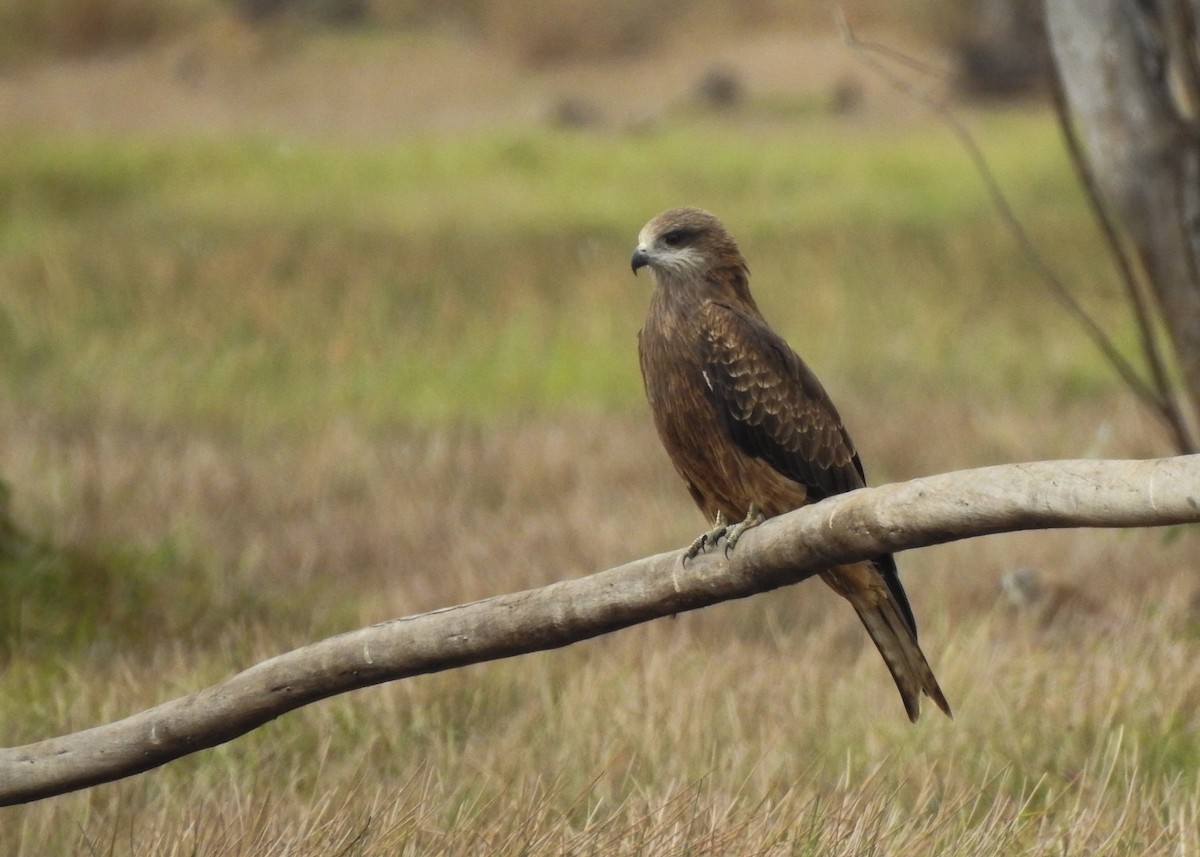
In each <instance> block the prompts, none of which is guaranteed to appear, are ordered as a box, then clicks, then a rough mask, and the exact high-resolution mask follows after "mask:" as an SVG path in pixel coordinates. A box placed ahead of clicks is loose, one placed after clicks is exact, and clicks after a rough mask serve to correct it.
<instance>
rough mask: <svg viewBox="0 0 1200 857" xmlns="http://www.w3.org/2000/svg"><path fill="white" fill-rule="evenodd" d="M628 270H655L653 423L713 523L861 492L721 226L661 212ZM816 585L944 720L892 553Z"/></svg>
mask: <svg viewBox="0 0 1200 857" xmlns="http://www.w3.org/2000/svg"><path fill="white" fill-rule="evenodd" d="M632 264H633V269H634V272H635V273H636V272H637V270H638V268H640V267H643V266H648V267H649V268H650V269H651V270H652V271H653V272H654V275H655V289H654V292H653V295H652V296H651V298H650V309H649V312H648V314H647V317H646V323H645V325H644V327H643V328H642V331H641V333H640V334H639V335H638V355H639V358H640V362H641V367H642V378H643V380H644V381H645V386H646V397H647V398H648V399H649V402H650V410H651V412H652V413H653V415H654V424H655V426H656V428H657V429H658V434H659V437H660V438H661V439H662V442H663V445H664V446H665V447H666V450H667V453H668V454H669V455H670V457H671V461H672V462H673V463H674V465H675V469H676V470H677V471H678V472H679V475H680V476H682V477H683V479H684V482H685V483H686V484H687V487H688V490H689V491H690V492H691V495H692V498H693V499H694V500H695V501H696V504H697V505H698V506H699V507H700V509H701V511H703V512H704V514H705V516H707V517H708V518H709V520H716V519H717V518H718V516H721V517H723V518H724V519H725V520H728V521H741V520H743V519H744V518H746V517H747V516H748V515H749V514H750V513H751V510H752V508H753V509H757V510H758V511H759V512H761V513H762V514H763V515H765V516H767V517H771V516H773V515H779V514H782V513H784V512H788V511H791V510H792V509H796V508H799V507H800V506H803V505H804V504H805V503H810V502H815V501H817V500H820V499H822V498H824V497H828V496H830V495H832V494H839V493H841V492H843V491H849V490H852V489H855V488H861V487H862V486H863V485H865V484H866V482H865V479H864V475H863V469H862V464H861V462H860V461H859V458H858V453H857V452H856V451H855V449H854V443H853V441H851V440H850V435H849V434H847V432H846V429H845V427H844V426H843V425H842V420H841V417H839V416H838V412H837V409H836V408H835V407H834V406H833V402H832V401H830V399H829V396H828V394H826V392H825V390H824V388H823V387H822V386H821V383H820V382H819V381H818V380H817V378H816V376H815V375H813V373H812V371H811V370H810V369H809V368H808V367H807V366H806V365H805V364H804V362H803V361H802V360H801V359H800V358H799V356H797V354H796V352H795V351H793V350H792V349H791V347H790V346H789V345H788V344H787V342H785V341H784V340H783V338H782V337H780V336H779V335H778V334H776V333H775V332H774V331H773V330H771V328H770V327H769V326H768V325H767V323H766V321H765V320H764V319H763V317H762V314H761V313H760V312H759V310H758V307H757V305H756V304H755V303H754V298H753V297H752V296H751V294H750V283H749V269H748V268H747V266H746V262H745V260H744V259H743V258H742V255H741V253H740V252H739V251H738V248H737V244H736V243H734V240H733V238H732V237H731V236H730V235H729V233H728V232H727V231H726V230H725V227H724V226H723V225H722V224H721V222H720V221H719V220H717V218H715V217H714V216H713V215H711V214H709V213H708V212H706V211H702V210H700V209H697V208H676V209H671V210H670V211H665V212H663V213H662V214H659V215H658V216H657V217H655V218H654V219H653V220H651V221H650V222H649V223H647V224H646V226H645V228H643V229H642V231H641V233H640V234H639V235H638V245H637V249H636V250H635V251H634V254H633V261H632ZM821 577H822V578H823V579H824V580H825V582H826V583H828V584H829V585H830V586H831V587H832V588H833V589H834V590H835V591H836V592H837V593H838V594H840V595H842V596H844V597H845V598H846V599H847V600H849V601H850V603H851V604H852V605H853V606H854V609H855V610H856V611H857V613H858V615H859V617H860V618H861V619H862V622H863V624H864V625H865V626H866V628H867V631H868V633H869V634H870V635H871V638H872V640H874V642H875V645H876V646H877V647H878V648H879V651H880V654H882V655H883V659H884V661H885V663H886V664H887V666H888V669H889V670H890V671H891V673H892V677H893V678H894V679H895V681H896V686H897V687H898V688H899V690H900V695H901V697H902V698H903V700H904V707H905V710H906V711H907V712H908V716H909V717H910V718H911V719H913V720H916V718H917V715H918V714H919V713H920V695H921V694H922V693H924V694H925V695H926V696H928V697H929V698H930V699H932V700H933V701H934V703H935V704H936V705H937V706H938V707H939V708H941V709H942V710H943V711H944V712H946V714H949V713H950V706H949V705H948V704H947V703H946V699H945V697H944V696H943V695H942V691H941V688H940V687H939V686H938V683H937V679H936V678H935V677H934V675H933V672H932V670H931V669H930V668H929V664H928V662H927V661H926V659H925V656H924V654H923V653H922V652H921V649H920V647H919V646H918V645H917V633H916V623H915V621H914V620H913V615H912V610H911V608H910V607H909V604H908V598H907V596H906V595H905V593H904V589H903V587H902V586H901V585H900V579H899V577H898V576H897V574H896V564H895V561H894V560H893V559H892V557H891V555H885V556H880V557H877V558H875V559H874V560H873V561H871V562H862V563H855V564H853V565H848V566H838V567H836V568H831V569H829V570H827V571H825V572H823V573H822V575H821Z"/></svg>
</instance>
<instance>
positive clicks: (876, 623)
mask: <svg viewBox="0 0 1200 857" xmlns="http://www.w3.org/2000/svg"><path fill="white" fill-rule="evenodd" d="M834 588H835V589H837V590H838V591H839V592H841V593H842V594H843V595H845V596H846V598H847V599H848V600H849V601H850V603H851V604H852V605H853V606H854V610H855V612H857V613H858V617H859V618H860V619H861V620H862V623H863V625H865V626H866V629H867V633H868V634H870V635H871V639H872V640H873V641H874V643H875V646H876V648H878V649H879V654H881V655H882V656H883V661H884V663H885V664H887V668H888V670H889V671H890V672H891V674H892V679H893V680H895V682H896V687H897V688H898V689H899V691H900V697H901V699H903V700H904V710H905V711H907V712H908V719H909V720H911V721H913V722H914V723H915V722H916V720H917V717H919V716H920V714H921V694H922V693H923V694H925V695H926V696H928V697H929V698H930V699H932V700H933V703H934V705H936V706H937V707H938V708H940V709H941V710H942V711H943V712H945V714H946V716H947V717H953V716H954V715H953V714H951V712H950V704H949V703H948V702H946V697H945V695H944V694H943V693H942V688H941V687H940V686H939V685H938V681H937V678H936V677H935V676H934V674H933V670H932V669H931V668H930V666H929V661H927V660H926V659H925V653H924V652H922V651H921V647H920V646H919V645H917V640H916V637H915V636H914V635H913V632H912V629H911V628H910V627H909V625H908V622H907V621H905V619H904V615H903V614H902V613H901V611H900V608H899V606H898V605H897V604H896V602H895V601H894V600H892V598H891V597H889V596H888V595H886V594H883V593H878V592H877V593H868V592H864V591H863V590H860V589H857V588H855V587H846V588H843V586H838V585H835V586H834ZM847 589H848V590H849V591H847ZM880 595H882V597H878V596H880Z"/></svg>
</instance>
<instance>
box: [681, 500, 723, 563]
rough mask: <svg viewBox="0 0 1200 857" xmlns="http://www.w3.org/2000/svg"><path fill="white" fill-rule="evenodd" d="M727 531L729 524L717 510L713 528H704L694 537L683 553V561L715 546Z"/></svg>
mask: <svg viewBox="0 0 1200 857" xmlns="http://www.w3.org/2000/svg"><path fill="white" fill-rule="evenodd" d="M728 531H729V524H728V523H727V522H726V521H725V516H724V515H723V514H721V513H720V512H717V517H716V520H714V521H713V528H712V529H711V530H706V531H705V532H703V533H701V534H700V535H698V536H697V537H696V540H695V541H694V542H692V543H691V545H690V546H689V547H688V549H687V552H686V553H685V554H684V555H683V561H684V562H685V563H686V562H687V561H688V560H689V559H695V558H696V557H698V556H699V555H700V554H702V553H704V552H705V551H706V550H708V549H709V548H710V547H716V544H717V542H719V541H720V540H721V536H723V535H725V533H727V532H728Z"/></svg>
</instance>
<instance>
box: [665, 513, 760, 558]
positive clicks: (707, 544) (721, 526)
mask: <svg viewBox="0 0 1200 857" xmlns="http://www.w3.org/2000/svg"><path fill="white" fill-rule="evenodd" d="M765 520H766V517H765V516H764V515H763V513H762V512H760V511H758V507H757V506H755V505H754V504H751V505H750V511H749V512H748V513H747V514H746V519H745V520H744V521H739V522H738V523H736V524H730V523H728V522H727V521H726V520H725V516H724V515H722V514H721V513H720V512H717V519H716V521H715V522H714V523H713V528H712V529H711V530H708V531H707V532H703V533H701V534H700V535H699V536H698V537H697V538H696V540H695V541H694V542H692V544H691V546H690V547H688V549H687V552H686V553H684V555H683V561H684V563H687V561H688V560H689V559H695V558H696V557H698V556H699V555H700V554H702V553H704V552H705V551H707V550H708V549H709V548H715V547H716V546H717V543H718V542H719V541H721V539H724V540H725V556H729V552H730V551H731V550H733V546H734V545H736V544H737V543H738V539H740V538H741V537H742V535H743V534H744V533H745V532H746V530H749V529H751V528H752V527H757V526H758V525H759V524H761V523H762V522H763V521H765Z"/></svg>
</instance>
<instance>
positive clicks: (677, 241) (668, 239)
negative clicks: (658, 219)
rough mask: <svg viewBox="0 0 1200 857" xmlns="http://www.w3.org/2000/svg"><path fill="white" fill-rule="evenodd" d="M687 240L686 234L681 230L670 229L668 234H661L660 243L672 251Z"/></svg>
mask: <svg viewBox="0 0 1200 857" xmlns="http://www.w3.org/2000/svg"><path fill="white" fill-rule="evenodd" d="M686 239H687V232H686V231H685V230H683V229H672V230H671V231H670V232H665V233H663V237H662V243H663V244H664V245H665V246H667V247H670V248H672V249H674V248H675V247H679V246H681V245H682V244H683V242H684V241H685V240H686Z"/></svg>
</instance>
